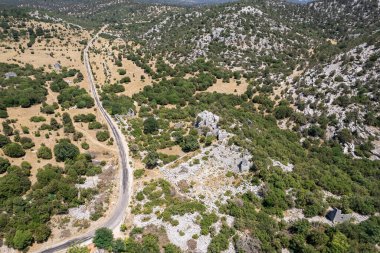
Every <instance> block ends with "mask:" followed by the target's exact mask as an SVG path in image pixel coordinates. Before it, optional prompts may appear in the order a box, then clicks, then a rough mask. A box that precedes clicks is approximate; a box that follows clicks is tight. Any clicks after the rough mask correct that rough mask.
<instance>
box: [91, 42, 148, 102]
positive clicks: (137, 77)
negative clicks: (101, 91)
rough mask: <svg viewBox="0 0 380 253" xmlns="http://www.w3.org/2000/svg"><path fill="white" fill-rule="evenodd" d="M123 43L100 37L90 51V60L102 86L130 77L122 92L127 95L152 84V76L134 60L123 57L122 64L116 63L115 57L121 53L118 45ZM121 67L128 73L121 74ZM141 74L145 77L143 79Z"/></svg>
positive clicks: (97, 79)
mask: <svg viewBox="0 0 380 253" xmlns="http://www.w3.org/2000/svg"><path fill="white" fill-rule="evenodd" d="M119 40H120V39H119ZM120 45H122V44H121V43H120V41H119V42H118V43H116V44H115V43H110V42H109V41H107V40H106V39H104V38H99V39H98V40H97V41H96V42H95V43H94V47H93V49H92V51H91V52H90V61H91V65H92V69H93V71H94V75H95V77H96V81H97V83H98V84H99V85H100V86H101V85H103V84H105V83H116V82H119V81H120V80H121V79H122V78H123V77H129V78H130V79H131V82H130V83H126V84H124V87H125V91H124V92H122V93H120V94H123V95H126V96H132V95H133V94H135V93H138V92H140V91H142V89H143V88H144V87H145V86H147V85H151V84H152V78H151V77H150V76H149V75H147V74H145V73H144V70H143V69H141V68H140V67H138V66H137V65H136V64H134V63H133V62H132V61H130V60H128V59H126V58H123V59H122V66H121V67H119V66H117V65H116V64H115V59H116V58H117V56H118V54H119V49H118V48H117V47H116V46H120ZM119 69H125V70H126V71H127V73H126V74H125V75H120V74H119V73H118V70H119ZM141 76H144V77H145V79H144V80H142V79H141Z"/></svg>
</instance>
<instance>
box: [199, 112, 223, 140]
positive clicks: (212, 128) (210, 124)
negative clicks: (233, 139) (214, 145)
mask: <svg viewBox="0 0 380 253" xmlns="http://www.w3.org/2000/svg"><path fill="white" fill-rule="evenodd" d="M219 120H220V118H219V116H218V115H215V114H213V113H212V112H209V111H203V112H201V113H199V114H198V115H197V120H196V122H195V124H194V126H195V128H197V129H198V133H199V134H202V135H205V136H215V137H217V138H218V140H219V141H223V140H226V139H228V137H230V134H229V133H228V132H227V131H226V130H223V129H220V128H219V126H218V123H219Z"/></svg>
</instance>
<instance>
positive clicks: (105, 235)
mask: <svg viewBox="0 0 380 253" xmlns="http://www.w3.org/2000/svg"><path fill="white" fill-rule="evenodd" d="M93 242H94V244H95V246H96V247H98V248H99V249H110V248H111V247H112V242H113V233H112V230H111V229H108V228H99V229H97V230H96V231H95V236H94V239H93Z"/></svg>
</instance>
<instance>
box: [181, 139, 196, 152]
mask: <svg viewBox="0 0 380 253" xmlns="http://www.w3.org/2000/svg"><path fill="white" fill-rule="evenodd" d="M180 145H181V148H182V150H183V151H184V152H190V151H194V150H197V149H198V148H199V143H198V139H197V137H196V136H194V135H188V136H186V137H185V138H184V139H183V142H182V143H181V144H180Z"/></svg>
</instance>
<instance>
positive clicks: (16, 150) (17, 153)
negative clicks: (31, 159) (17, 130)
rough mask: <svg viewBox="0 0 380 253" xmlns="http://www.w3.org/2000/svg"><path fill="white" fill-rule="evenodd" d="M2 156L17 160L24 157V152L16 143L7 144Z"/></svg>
mask: <svg viewBox="0 0 380 253" xmlns="http://www.w3.org/2000/svg"><path fill="white" fill-rule="evenodd" d="M3 151H4V154H5V155H6V156H9V157H12V158H19V157H23V156H24V155H25V151H24V149H23V148H22V146H21V145H20V144H18V143H9V144H7V145H5V146H4V147H3Z"/></svg>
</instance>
